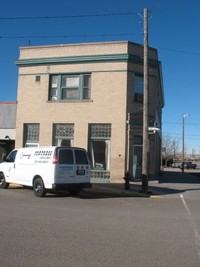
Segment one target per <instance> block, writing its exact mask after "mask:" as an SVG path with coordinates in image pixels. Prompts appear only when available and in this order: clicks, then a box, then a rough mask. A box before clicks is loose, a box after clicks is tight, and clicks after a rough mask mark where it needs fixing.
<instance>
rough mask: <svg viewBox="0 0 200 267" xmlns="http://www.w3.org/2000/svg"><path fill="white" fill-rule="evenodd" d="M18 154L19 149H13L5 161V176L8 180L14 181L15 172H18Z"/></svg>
mask: <svg viewBox="0 0 200 267" xmlns="http://www.w3.org/2000/svg"><path fill="white" fill-rule="evenodd" d="M16 155H17V150H13V151H12V152H11V153H10V154H9V155H8V156H7V158H6V160H5V162H4V163H3V164H4V165H5V169H6V171H5V176H6V177H5V178H6V180H7V181H8V182H12V181H13V180H14V178H15V172H16V163H15V158H16Z"/></svg>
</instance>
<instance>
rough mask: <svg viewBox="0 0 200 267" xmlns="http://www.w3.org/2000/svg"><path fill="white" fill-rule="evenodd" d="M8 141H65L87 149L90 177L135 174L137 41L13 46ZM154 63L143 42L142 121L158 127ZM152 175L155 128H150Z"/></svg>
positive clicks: (159, 92)
mask: <svg viewBox="0 0 200 267" xmlns="http://www.w3.org/2000/svg"><path fill="white" fill-rule="evenodd" d="M15 63H16V64H17V66H18V67H19V80H18V108H17V122H16V125H17V128H16V134H17V135H16V147H25V146H39V145H40V146H42V145H44V146H46V145H67V146H80V147H83V148H86V149H87V150H88V152H89V155H90V159H91V164H92V176H93V181H97V182H101V181H102V182H109V181H110V180H118V179H122V177H123V176H124V172H125V171H126V170H127V169H128V170H129V171H130V173H131V175H132V177H133V178H134V179H140V178H141V166H142V127H143V46H141V45H138V44H135V43H132V42H128V41H123V42H105V43H103V42H100V43H84V44H66V45H54V46H52V45H51V46H35V47H32V46H29V47H21V48H20V57H19V59H18V60H16V62H15ZM163 106H164V97H163V87H162V72H161V64H160V62H159V60H158V55H157V50H156V49H153V48H149V122H150V125H149V126H153V127H158V128H161V122H162V108H163ZM149 149H150V168H149V173H150V175H151V176H152V178H156V176H157V175H158V173H159V171H160V163H161V162H160V160H161V135H160V133H159V132H155V133H154V134H151V135H150V142H149Z"/></svg>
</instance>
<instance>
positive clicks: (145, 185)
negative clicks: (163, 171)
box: [142, 8, 149, 192]
mask: <svg viewBox="0 0 200 267" xmlns="http://www.w3.org/2000/svg"><path fill="white" fill-rule="evenodd" d="M148 87H149V84H148V9H147V8H145V9H144V93H143V97H144V98H143V150H142V192H148V168H149V166H148V165H149V162H148V161H149V159H148V154H149V131H148V127H149V107H148V102H149V94H148V92H149V88H148Z"/></svg>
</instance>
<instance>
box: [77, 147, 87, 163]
mask: <svg viewBox="0 0 200 267" xmlns="http://www.w3.org/2000/svg"><path fill="white" fill-rule="evenodd" d="M75 158H76V164H88V158H87V156H86V153H85V151H82V150H75Z"/></svg>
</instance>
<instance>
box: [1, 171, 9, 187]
mask: <svg viewBox="0 0 200 267" xmlns="http://www.w3.org/2000/svg"><path fill="white" fill-rule="evenodd" d="M8 186H9V183H6V179H5V177H4V174H3V173H0V188H2V189H7V188H8Z"/></svg>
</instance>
